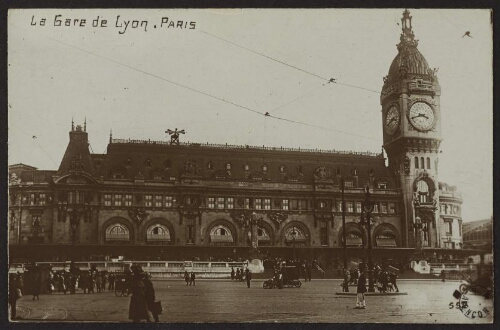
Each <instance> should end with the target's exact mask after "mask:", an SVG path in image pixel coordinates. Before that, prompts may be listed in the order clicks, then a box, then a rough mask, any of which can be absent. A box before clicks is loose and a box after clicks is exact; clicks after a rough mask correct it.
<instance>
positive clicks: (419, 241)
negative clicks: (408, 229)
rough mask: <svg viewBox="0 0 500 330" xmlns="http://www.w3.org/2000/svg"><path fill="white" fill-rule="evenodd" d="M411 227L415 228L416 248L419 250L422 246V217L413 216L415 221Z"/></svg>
mask: <svg viewBox="0 0 500 330" xmlns="http://www.w3.org/2000/svg"><path fill="white" fill-rule="evenodd" d="M413 229H415V236H416V238H417V242H416V243H417V244H416V245H417V249H418V250H420V249H421V248H422V232H421V230H422V219H420V217H416V218H415V222H414V223H413Z"/></svg>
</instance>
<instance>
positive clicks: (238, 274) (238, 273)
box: [236, 268, 240, 280]
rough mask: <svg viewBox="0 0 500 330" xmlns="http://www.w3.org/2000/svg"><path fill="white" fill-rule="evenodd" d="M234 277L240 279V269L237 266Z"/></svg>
mask: <svg viewBox="0 0 500 330" xmlns="http://www.w3.org/2000/svg"><path fill="white" fill-rule="evenodd" d="M236 279H237V280H239V279H240V269H239V268H236Z"/></svg>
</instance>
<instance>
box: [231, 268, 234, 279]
mask: <svg viewBox="0 0 500 330" xmlns="http://www.w3.org/2000/svg"><path fill="white" fill-rule="evenodd" d="M234 275H235V274H234V267H231V281H232V280H234Z"/></svg>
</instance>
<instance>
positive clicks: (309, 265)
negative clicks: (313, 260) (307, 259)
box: [306, 263, 312, 282]
mask: <svg viewBox="0 0 500 330" xmlns="http://www.w3.org/2000/svg"><path fill="white" fill-rule="evenodd" d="M311 267H312V265H311V264H309V263H308V264H307V265H306V272H307V278H308V279H309V282H311Z"/></svg>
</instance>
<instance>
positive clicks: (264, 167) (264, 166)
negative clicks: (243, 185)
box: [262, 164, 267, 172]
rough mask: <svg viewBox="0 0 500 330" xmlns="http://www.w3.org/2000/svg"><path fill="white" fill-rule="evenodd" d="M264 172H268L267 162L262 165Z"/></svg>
mask: <svg viewBox="0 0 500 330" xmlns="http://www.w3.org/2000/svg"><path fill="white" fill-rule="evenodd" d="M262 172H267V165H266V164H264V165H262Z"/></svg>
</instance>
